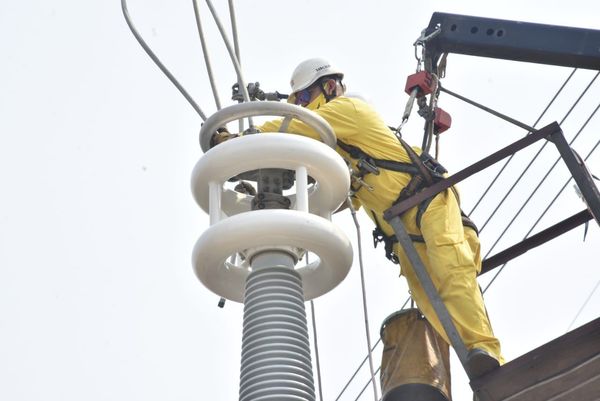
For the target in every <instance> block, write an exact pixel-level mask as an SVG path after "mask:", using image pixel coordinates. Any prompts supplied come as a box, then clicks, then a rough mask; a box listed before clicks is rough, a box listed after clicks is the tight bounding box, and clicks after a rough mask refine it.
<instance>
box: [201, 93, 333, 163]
mask: <svg viewBox="0 0 600 401" xmlns="http://www.w3.org/2000/svg"><path fill="white" fill-rule="evenodd" d="M260 115H262V116H285V117H286V119H287V121H286V123H284V124H283V125H284V126H285V125H287V123H288V122H289V120H290V119H292V118H297V119H299V120H301V121H302V122H304V123H305V124H308V125H309V126H310V127H311V128H313V129H314V130H315V131H316V132H317V133H318V134H319V136H320V137H321V140H322V141H323V142H324V143H325V144H327V145H328V146H330V147H332V148H334V149H335V147H336V138H335V134H334V132H333V129H332V128H331V126H330V125H329V123H328V122H327V121H325V119H324V118H323V117H321V116H319V115H318V114H316V113H314V112H312V111H310V110H308V109H304V108H302V107H300V106H296V105H294V104H289V103H279V102H248V103H240V104H236V105H233V106H229V107H225V108H223V109H221V110H219V111H217V112H216V113H215V114H213V115H212V116H210V117H209V118H208V119H207V120H206V121H205V122H204V124H203V125H202V128H201V129H200V146H201V147H202V150H203V151H204V152H208V150H209V149H210V138H211V137H212V135H213V134H214V133H215V131H216V130H217V129H218V128H220V127H225V125H226V124H227V123H228V122H230V121H233V120H239V119H241V118H244V117H251V116H260Z"/></svg>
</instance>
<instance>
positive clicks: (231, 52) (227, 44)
mask: <svg viewBox="0 0 600 401" xmlns="http://www.w3.org/2000/svg"><path fill="white" fill-rule="evenodd" d="M206 4H207V5H208V8H209V9H210V13H211V14H212V16H213V19H214V20H215V24H216V25H217V28H218V29H219V33H220V34H221V37H222V38H223V42H224V43H225V47H226V48H227V52H228V53H229V58H230V59H231V62H232V63H233V67H234V69H235V72H236V74H237V77H238V82H239V83H240V85H239V86H240V88H239V89H240V90H241V92H242V96H243V98H244V101H245V102H249V101H250V95H249V94H248V88H247V87H246V81H245V80H244V76H243V74H242V67H241V66H240V63H239V60H238V58H237V56H236V54H235V51H234V49H233V48H232V47H231V42H230V41H229V38H228V37H227V33H226V32H225V29H224V28H223V24H222V23H221V19H220V18H219V15H218V14H217V11H216V10H215V7H214V6H213V4H212V2H211V1H210V0H206ZM248 121H249V123H250V126H251V127H252V126H254V123H253V122H252V117H248Z"/></svg>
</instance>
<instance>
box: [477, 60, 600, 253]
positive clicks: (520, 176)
mask: <svg viewBox="0 0 600 401" xmlns="http://www.w3.org/2000/svg"><path fill="white" fill-rule="evenodd" d="M598 75H600V71H598V72H597V73H596V75H594V78H592V80H591V81H590V83H589V84H588V85H587V86H586V88H585V89H584V90H583V92H582V93H581V94H580V95H579V97H578V98H577V100H576V101H575V103H573V105H572V106H571V108H570V109H569V111H568V112H567V113H566V114H565V116H564V117H563V118H562V120H561V121H560V124H562V123H564V122H565V120H566V119H567V117H569V115H570V114H571V112H572V111H573V110H574V109H575V107H576V106H577V105H578V104H579V102H580V101H581V99H582V98H583V96H584V95H585V94H586V93H587V91H588V90H589V89H590V87H591V86H592V84H593V83H594V81H595V80H596V78H598ZM560 124H559V125H560ZM580 132H581V131H580ZM578 135H579V134H578ZM575 138H576V137H575ZM575 138H574V139H573V140H571V142H570V143H569V144H571V143H573V141H574V140H575ZM547 145H548V141H545V142H544V143H543V144H542V146H541V147H540V149H539V150H538V151H537V153H536V154H535V156H533V158H532V159H531V160H530V161H529V164H527V166H526V167H525V169H524V170H523V172H522V173H521V175H519V177H518V178H517V180H516V181H515V182H514V183H513V185H512V186H511V187H510V189H509V190H508V192H507V193H506V194H505V195H504V197H503V198H502V199H501V200H500V203H498V205H497V206H496V208H495V209H494V210H493V211H492V213H491V214H490V216H489V217H488V218H487V220H486V221H485V222H484V223H483V225H482V226H481V227H480V228H479V231H480V232H481V231H483V229H484V228H485V227H486V226H487V224H488V223H489V222H490V220H491V219H492V217H494V215H495V214H496V212H497V211H498V210H499V209H500V206H502V204H503V203H504V201H505V200H506V199H507V198H508V196H509V195H510V194H511V193H512V191H513V190H514V189H515V187H516V186H517V184H518V183H519V182H520V181H521V179H522V178H523V176H524V175H525V173H527V171H528V170H529V168H530V167H531V165H532V164H533V163H534V162H535V161H536V160H537V158H538V156H539V155H540V153H542V151H543V150H544V148H545V147H546V146H547ZM546 177H547V174H546ZM544 179H545V177H544ZM542 182H543V181H542ZM540 185H541V183H540ZM540 185H538V186H537V187H536V189H535V190H534V191H533V193H532V194H531V196H533V194H534V193H535V192H536V191H537V189H538V188H539V187H540ZM531 196H530V197H529V199H531ZM529 199H527V201H526V202H525V204H524V205H523V206H525V205H526V204H527V203H528V202H529ZM521 210H522V209H521ZM519 213H520V210H519ZM517 215H518V213H517ZM516 217H517V216H515V217H513V220H512V221H511V222H510V223H509V225H508V227H510V225H511V224H512V222H513V221H514V219H515V218H516ZM508 227H507V228H508ZM502 235H504V232H503V233H502ZM502 235H501V236H500V238H501V237H502ZM494 245H495V244H494Z"/></svg>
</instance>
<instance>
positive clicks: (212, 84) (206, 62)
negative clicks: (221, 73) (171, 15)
mask: <svg viewBox="0 0 600 401" xmlns="http://www.w3.org/2000/svg"><path fill="white" fill-rule="evenodd" d="M192 3H193V4H194V15H195V17H196V26H197V27H198V34H199V35H200V45H201V46H202V55H203V56H204V65H205V66H206V71H207V73H208V80H209V82H210V87H211V88H212V92H213V96H214V98H215V104H216V106H217V110H221V101H220V99H219V92H218V91H217V86H216V84H215V80H214V75H213V72H212V66H211V64H210V58H209V56H208V49H207V47H206V41H205V39H204V32H203V31H202V21H201V18H200V5H199V4H198V0H192Z"/></svg>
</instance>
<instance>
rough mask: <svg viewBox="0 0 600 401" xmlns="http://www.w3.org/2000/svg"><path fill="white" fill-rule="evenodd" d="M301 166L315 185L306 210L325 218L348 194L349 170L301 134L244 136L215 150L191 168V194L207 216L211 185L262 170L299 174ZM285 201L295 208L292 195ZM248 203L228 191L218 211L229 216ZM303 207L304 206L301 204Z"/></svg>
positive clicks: (248, 207) (246, 198)
mask: <svg viewBox="0 0 600 401" xmlns="http://www.w3.org/2000/svg"><path fill="white" fill-rule="evenodd" d="M300 167H305V168H306V171H307V172H308V175H309V176H311V177H312V178H313V179H315V180H316V184H315V185H313V186H311V188H310V190H309V195H308V204H309V211H310V212H311V213H314V214H318V215H320V216H323V217H326V218H329V216H330V214H331V213H332V212H334V211H335V210H337V208H338V207H339V206H340V205H341V204H342V202H344V200H345V199H346V196H347V194H348V188H349V186H350V176H349V173H348V167H347V166H346V163H345V162H344V160H343V159H342V158H341V157H340V156H339V155H338V154H337V152H335V151H334V150H333V149H331V148H330V147H328V146H326V145H324V144H323V143H321V142H318V141H315V140H313V139H310V138H306V137H303V136H300V135H289V134H277V133H266V134H257V135H247V136H242V137H240V138H236V139H232V140H229V141H226V142H224V143H222V144H220V145H219V146H216V147H214V148H213V149H211V150H210V151H208V152H207V153H205V154H204V156H203V157H202V158H200V160H199V161H198V163H197V164H196V166H195V167H194V170H193V172H192V180H191V181H192V192H193V194H194V198H195V199H196V202H197V203H198V205H200V207H201V208H202V209H203V210H204V211H205V212H207V213H210V207H209V206H210V202H209V198H210V195H209V194H210V191H209V183H210V182H211V181H218V182H220V183H225V182H226V181H227V180H228V179H229V178H231V177H234V176H236V175H238V174H241V173H243V172H247V171H252V170H257V169H261V168H282V169H287V170H297V169H298V168H300ZM302 170H303V169H302ZM301 187H302V185H301ZM213 196H215V198H216V195H213ZM288 197H289V198H290V200H291V201H292V205H295V204H296V195H290V196H288ZM251 201H252V197H251V196H247V195H244V194H241V193H238V192H235V191H233V190H230V189H223V193H222V194H221V207H222V210H223V212H224V213H225V214H227V215H228V216H232V215H235V214H238V213H242V212H247V211H250V210H251ZM213 206H214V205H213ZM301 206H302V207H304V206H305V205H304V204H303V202H301ZM213 213H214V212H213Z"/></svg>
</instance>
